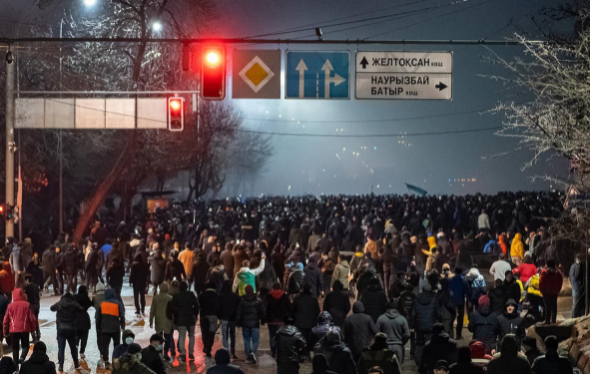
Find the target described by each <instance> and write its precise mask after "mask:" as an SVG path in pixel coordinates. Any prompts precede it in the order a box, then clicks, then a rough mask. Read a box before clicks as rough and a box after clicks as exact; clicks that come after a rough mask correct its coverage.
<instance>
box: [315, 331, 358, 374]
mask: <svg viewBox="0 0 590 374" xmlns="http://www.w3.org/2000/svg"><path fill="white" fill-rule="evenodd" d="M313 351H314V353H315V354H323V355H324V356H326V358H327V359H328V365H329V366H330V370H331V371H333V372H336V373H338V374H356V364H355V363H354V360H353V358H352V352H351V351H350V349H349V348H348V347H347V346H346V344H344V343H343V342H342V341H341V339H340V331H338V330H336V329H331V330H330V331H328V333H327V334H326V337H325V338H324V339H322V340H320V341H319V342H318V343H317V344H316V345H315V347H314V349H313Z"/></svg>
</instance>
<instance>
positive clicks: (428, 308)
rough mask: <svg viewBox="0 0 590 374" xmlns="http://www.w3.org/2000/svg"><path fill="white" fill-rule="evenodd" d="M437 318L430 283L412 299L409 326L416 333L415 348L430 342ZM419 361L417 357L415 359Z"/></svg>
mask: <svg viewBox="0 0 590 374" xmlns="http://www.w3.org/2000/svg"><path fill="white" fill-rule="evenodd" d="M437 318H438V310H437V300H436V294H435V293H434V292H432V287H431V286H430V283H425V284H424V285H423V286H422V293H419V294H418V295H417V296H416V298H415V299H414V306H413V307H412V316H411V317H410V321H411V322H410V324H411V325H412V326H413V327H414V330H415V331H416V348H420V347H424V345H425V344H426V342H427V341H428V340H430V336H431V335H432V329H433V328H434V324H435V323H436V320H437ZM416 358H417V359H419V357H416Z"/></svg>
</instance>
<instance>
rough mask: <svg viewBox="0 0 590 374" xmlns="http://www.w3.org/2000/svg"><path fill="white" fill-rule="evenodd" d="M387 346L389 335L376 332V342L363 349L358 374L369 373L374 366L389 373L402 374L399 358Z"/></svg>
mask: <svg viewBox="0 0 590 374" xmlns="http://www.w3.org/2000/svg"><path fill="white" fill-rule="evenodd" d="M387 346H388V345H387V335H385V334H384V333H378V334H376V335H375V341H374V343H373V344H372V345H370V346H367V347H366V348H364V349H363V352H362V354H361V357H360V358H359V360H358V367H357V369H358V374H368V373H369V370H370V369H371V368H374V367H379V368H381V369H382V370H383V372H384V373H387V374H401V373H402V369H401V366H400V362H399V359H398V357H397V356H396V354H395V352H393V351H392V350H391V349H389V348H387Z"/></svg>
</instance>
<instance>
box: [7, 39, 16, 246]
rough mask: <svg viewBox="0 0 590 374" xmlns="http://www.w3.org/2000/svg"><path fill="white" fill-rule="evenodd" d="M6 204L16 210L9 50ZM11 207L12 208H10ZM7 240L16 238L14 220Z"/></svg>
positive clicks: (11, 77)
mask: <svg viewBox="0 0 590 374" xmlns="http://www.w3.org/2000/svg"><path fill="white" fill-rule="evenodd" d="M5 64H6V176H5V185H6V197H5V198H6V204H5V208H6V210H8V209H14V150H15V143H14V81H15V76H14V69H15V64H14V57H13V55H12V52H11V51H10V50H9V51H8V53H6V58H5ZM9 206H10V208H9ZM5 234H6V239H8V238H9V237H14V218H11V219H6V220H5Z"/></svg>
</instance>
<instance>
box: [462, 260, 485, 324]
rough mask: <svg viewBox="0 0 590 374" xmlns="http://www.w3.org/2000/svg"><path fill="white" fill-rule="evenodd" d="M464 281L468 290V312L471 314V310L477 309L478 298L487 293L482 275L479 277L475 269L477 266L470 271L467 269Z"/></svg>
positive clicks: (479, 274)
mask: <svg viewBox="0 0 590 374" xmlns="http://www.w3.org/2000/svg"><path fill="white" fill-rule="evenodd" d="M465 280H466V281H467V284H468V285H469V290H470V292H469V295H468V296H467V297H468V301H469V304H468V306H469V310H468V312H469V313H471V312H473V310H476V309H477V307H478V305H479V304H478V302H479V298H480V297H482V296H483V295H485V294H486V293H487V288H486V281H485V279H484V277H483V275H481V273H480V272H479V270H478V269H477V265H474V266H473V267H472V268H471V269H469V272H468V273H467V275H466V276H465Z"/></svg>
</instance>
